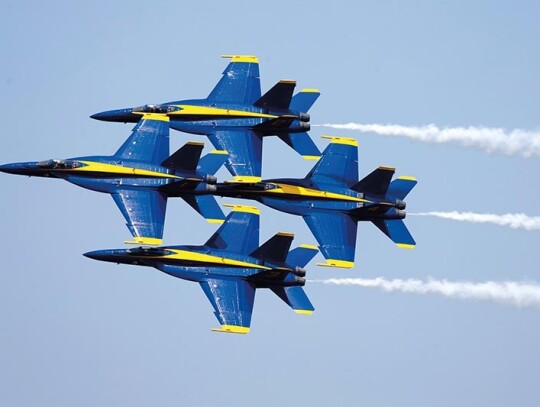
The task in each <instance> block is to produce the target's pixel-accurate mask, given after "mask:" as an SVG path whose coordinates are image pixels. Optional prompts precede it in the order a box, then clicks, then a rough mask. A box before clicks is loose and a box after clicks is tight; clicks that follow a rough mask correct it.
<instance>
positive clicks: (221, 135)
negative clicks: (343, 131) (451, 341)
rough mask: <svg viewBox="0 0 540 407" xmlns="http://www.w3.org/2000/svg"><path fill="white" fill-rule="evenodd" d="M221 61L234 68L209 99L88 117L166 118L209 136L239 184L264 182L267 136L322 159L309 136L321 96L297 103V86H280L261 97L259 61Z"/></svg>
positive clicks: (310, 92)
mask: <svg viewBox="0 0 540 407" xmlns="http://www.w3.org/2000/svg"><path fill="white" fill-rule="evenodd" d="M223 57H224V58H231V62H230V63H229V65H228V66H227V68H226V69H225V71H224V72H223V77H222V78H221V80H220V81H219V82H218V84H217V85H216V87H215V88H214V90H212V92H210V95H209V96H208V97H207V98H206V99H192V100H178V101H174V102H167V103H163V104H159V105H144V106H141V107H136V108H127V109H119V110H110V111H106V112H101V113H96V114H94V115H92V116H90V117H92V118H93V119H98V120H104V121H111V122H133V123H135V122H138V121H139V119H140V116H141V115H142V114H145V113H162V114H165V115H167V116H168V117H169V118H170V120H171V122H170V126H171V128H173V129H176V130H180V131H183V132H187V133H193V134H202V135H206V136H208V138H209V139H210V141H211V142H212V144H213V145H214V146H215V148H217V149H218V150H225V151H227V152H228V153H229V157H228V160H227V162H226V166H227V168H228V170H229V171H230V172H231V174H232V175H233V176H234V177H233V179H234V180H235V181H237V182H258V181H260V180H261V166H262V139H263V137H265V136H270V135H277V136H278V137H279V138H280V139H282V140H283V141H284V142H285V143H287V144H288V145H289V146H291V147H292V148H293V149H294V150H296V151H297V152H298V153H299V154H300V155H302V156H303V157H304V158H305V159H314V160H316V159H318V158H319V156H320V152H319V149H318V148H317V146H316V145H315V143H313V140H311V138H310V137H309V135H308V134H307V131H308V130H309V129H310V124H309V120H310V116H309V115H308V114H307V111H308V110H309V109H310V108H311V106H312V105H313V103H315V101H316V100H317V98H318V97H319V95H320V92H319V91H318V90H317V89H303V90H301V91H300V92H299V93H298V94H296V95H294V97H293V91H294V88H295V86H296V82H295V81H291V80H282V81H279V82H278V83H277V84H276V85H275V86H274V87H273V88H272V89H270V90H269V91H268V92H267V93H266V94H265V95H263V96H262V97H261V84H260V79H259V60H258V59H257V58H256V57H254V56H246V55H223Z"/></svg>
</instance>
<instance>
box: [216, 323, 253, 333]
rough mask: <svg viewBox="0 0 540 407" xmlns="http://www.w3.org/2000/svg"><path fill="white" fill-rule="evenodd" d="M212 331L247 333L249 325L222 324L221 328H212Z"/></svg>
mask: <svg viewBox="0 0 540 407" xmlns="http://www.w3.org/2000/svg"><path fill="white" fill-rule="evenodd" d="M212 332H222V333H227V334H240V335H245V334H247V333H249V326H239V325H221V328H212Z"/></svg>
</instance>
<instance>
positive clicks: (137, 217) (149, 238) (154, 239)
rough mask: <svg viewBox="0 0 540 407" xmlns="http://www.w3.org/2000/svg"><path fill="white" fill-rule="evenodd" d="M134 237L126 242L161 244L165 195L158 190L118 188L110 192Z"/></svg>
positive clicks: (165, 202) (165, 205)
mask: <svg viewBox="0 0 540 407" xmlns="http://www.w3.org/2000/svg"><path fill="white" fill-rule="evenodd" d="M111 195H112V197H113V199H114V202H115V203H116V205H118V208H119V209H120V211H121V212H122V215H124V218H125V219H126V222H127V227H128V229H129V231H130V232H131V234H132V235H133V237H134V240H133V241H129V242H126V243H137V244H161V242H162V237H163V225H164V223H165V211H166V209H167V197H166V196H165V195H164V194H162V193H161V192H158V191H138V190H132V189H120V190H117V191H116V192H115V193H113V194H111Z"/></svg>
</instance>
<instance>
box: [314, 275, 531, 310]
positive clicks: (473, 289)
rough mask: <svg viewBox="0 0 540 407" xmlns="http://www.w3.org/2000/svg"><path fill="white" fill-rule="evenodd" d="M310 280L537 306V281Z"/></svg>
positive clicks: (520, 305) (518, 305) (517, 305)
mask: <svg viewBox="0 0 540 407" xmlns="http://www.w3.org/2000/svg"><path fill="white" fill-rule="evenodd" d="M310 282H315V283H322V284H334V285H346V286H360V287H367V288H379V289H381V290H383V291H385V292H394V291H399V292H403V293H409V294H439V295H442V296H444V297H448V298H456V299H461V300H483V301H494V302H498V303H501V304H506V305H512V306H516V307H540V284H538V283H535V282H531V283H524V282H516V281H503V282H495V281H486V282H483V283H473V282H469V281H457V282H452V281H447V280H434V279H428V280H427V281H422V280H417V279H407V280H402V279H394V280H386V279H384V278H382V277H377V278H374V279H368V278H330V279H327V280H310Z"/></svg>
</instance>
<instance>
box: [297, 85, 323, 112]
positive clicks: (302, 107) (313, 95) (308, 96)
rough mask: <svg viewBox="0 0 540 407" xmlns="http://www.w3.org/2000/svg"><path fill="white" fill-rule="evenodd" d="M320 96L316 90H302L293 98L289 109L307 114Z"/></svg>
mask: <svg viewBox="0 0 540 407" xmlns="http://www.w3.org/2000/svg"><path fill="white" fill-rule="evenodd" d="M320 95H321V92H319V91H318V90H317V89H302V90H301V91H300V92H299V93H297V94H296V95H294V96H293V98H292V102H291V106H290V109H291V110H297V111H299V112H303V113H307V112H308V111H309V109H311V106H313V104H314V103H315V102H316V101H317V99H318V97H319V96H320Z"/></svg>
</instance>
